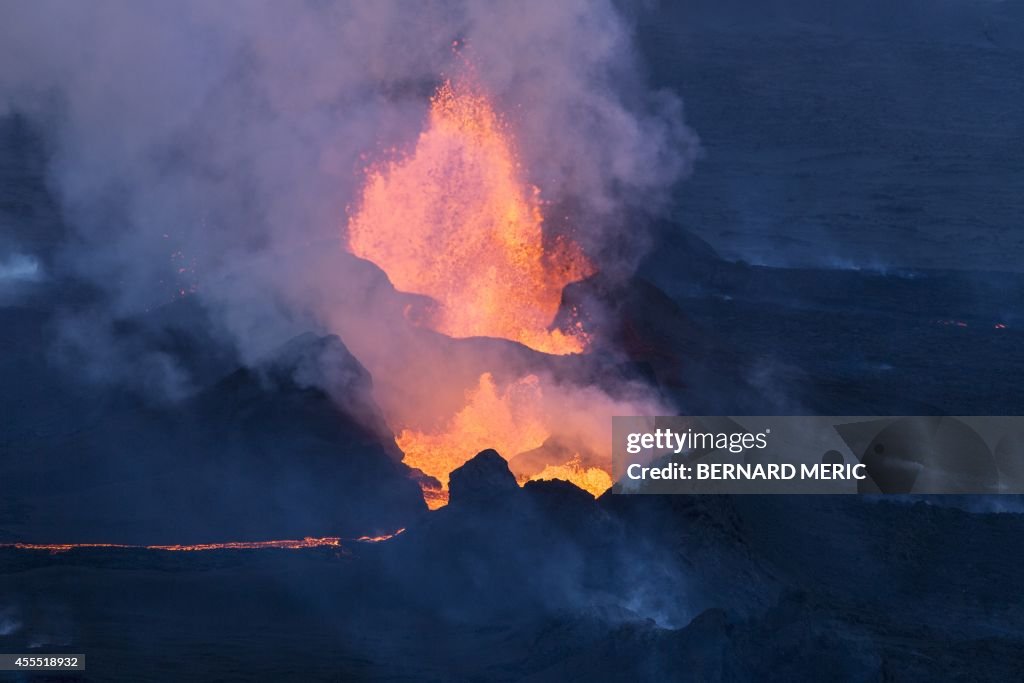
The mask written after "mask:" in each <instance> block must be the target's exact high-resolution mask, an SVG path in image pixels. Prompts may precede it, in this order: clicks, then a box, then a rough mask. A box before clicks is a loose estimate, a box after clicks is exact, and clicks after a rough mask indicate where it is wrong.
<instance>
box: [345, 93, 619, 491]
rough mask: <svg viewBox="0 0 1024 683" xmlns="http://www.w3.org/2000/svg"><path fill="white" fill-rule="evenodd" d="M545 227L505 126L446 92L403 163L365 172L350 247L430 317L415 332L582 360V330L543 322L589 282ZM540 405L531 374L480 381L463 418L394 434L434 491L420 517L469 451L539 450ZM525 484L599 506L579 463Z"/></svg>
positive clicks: (479, 100) (470, 98) (487, 103)
mask: <svg viewBox="0 0 1024 683" xmlns="http://www.w3.org/2000/svg"><path fill="white" fill-rule="evenodd" d="M543 227H544V215H543V203H542V201H541V198H540V190H539V189H538V188H537V187H535V186H533V185H530V184H529V183H528V182H526V180H525V178H524V172H523V169H522V167H521V165H520V163H519V161H518V159H517V155H516V152H515V147H514V144H513V140H512V135H511V133H510V131H509V129H508V126H507V125H506V123H505V122H504V121H503V120H502V118H501V117H500V116H499V115H498V114H497V113H496V111H495V109H494V107H493V105H492V103H491V100H490V99H489V97H488V96H487V94H486V93H485V92H484V90H483V89H482V88H481V87H479V86H478V85H477V84H476V83H475V81H474V80H473V79H470V80H468V81H463V82H456V81H452V80H448V81H445V82H444V83H443V84H442V85H441V86H440V87H439V88H438V89H437V91H436V93H435V94H434V96H433V97H432V98H431V101H430V110H429V115H428V119H427V123H426V126H425V128H424V130H423V131H422V132H421V133H420V135H419V137H418V139H417V140H416V144H415V147H414V148H413V149H412V151H411V152H410V153H408V154H407V155H404V156H400V157H398V158H395V159H393V160H391V161H389V162H387V163H384V164H381V165H378V166H376V167H371V168H368V169H366V182H365V185H364V187H363V190H362V194H361V197H360V198H359V201H358V204H357V207H356V210H355V211H354V212H352V213H351V214H350V217H349V222H348V247H349V250H350V251H351V252H352V253H353V254H355V255H356V256H359V257H361V258H364V259H367V260H369V261H372V262H374V263H375V264H377V265H378V266H379V267H380V268H381V269H382V270H384V272H385V273H387V275H388V277H389V278H390V280H391V282H392V284H393V285H394V286H395V288H396V289H398V290H400V291H403V292H407V293H414V294H420V295H424V296H427V297H429V298H430V299H431V300H432V302H433V307H432V308H431V309H430V310H428V311H427V312H426V315H425V316H423V317H422V318H421V319H418V320H417V322H418V323H420V324H424V325H425V326H427V327H430V328H432V329H434V330H435V331H437V332H440V333H442V334H445V335H447V336H449V337H453V338H464V337H496V338H503V339H509V340H513V341H517V342H519V343H521V344H523V345H525V346H528V347H530V348H532V349H534V350H536V351H539V352H542V353H547V354H555V355H567V354H573V353H581V352H583V351H584V350H585V348H586V346H587V343H588V338H587V335H586V333H585V332H584V330H583V328H582V326H581V325H580V324H579V323H576V324H575V325H574V326H572V327H570V328H568V329H552V322H553V320H554V319H555V316H556V314H557V313H558V309H559V306H560V303H561V297H562V290H563V288H564V287H565V286H566V285H567V284H569V283H571V282H575V281H578V280H580V279H582V278H584V277H587V276H588V275H590V274H592V273H593V270H594V269H593V267H592V265H591V264H590V262H589V261H588V260H587V258H586V257H585V255H584V254H583V252H582V250H581V249H580V248H579V246H578V245H577V244H576V243H575V242H573V241H571V240H570V239H568V238H567V237H565V236H560V237H556V238H549V237H547V236H546V235H545V233H544V229H543ZM543 397H544V382H543V381H542V380H541V379H540V378H539V377H538V376H536V375H532V374H530V375H526V376H523V377H520V378H519V379H518V380H515V381H512V382H510V383H508V384H506V385H505V386H499V385H498V384H497V383H496V382H495V380H494V377H493V376H492V375H491V374H490V373H484V374H483V375H481V376H480V378H479V382H478V385H477V386H476V387H473V388H471V389H470V390H469V391H467V393H466V403H465V407H464V408H463V409H461V410H460V411H458V412H457V413H456V414H455V415H453V416H450V417H449V418H448V419H447V420H446V421H440V422H443V424H442V426H440V427H438V428H436V429H435V430H434V431H421V430H418V429H413V428H408V427H407V426H404V425H401V424H397V425H396V424H393V425H392V426H393V427H398V428H399V429H398V432H397V434H398V436H397V438H396V443H397V444H398V446H399V448H400V449H401V450H402V452H403V453H404V454H405V457H404V462H405V463H406V464H408V465H409V466H411V467H414V468H417V469H419V470H420V471H422V472H424V473H425V474H427V475H430V477H433V478H434V479H436V480H437V481H438V482H440V488H437V487H436V486H433V485H429V484H424V485H423V490H424V497H425V499H426V501H427V504H428V505H429V506H430V507H431V508H437V507H440V506H441V505H444V504H445V503H446V502H447V500H448V493H447V488H448V476H449V474H450V472H451V471H452V470H454V469H455V468H457V467H459V466H460V465H462V464H463V463H464V462H465V461H466V460H467V459H468V458H470V457H472V456H473V455H475V454H476V453H477V452H478V451H481V450H483V449H485V448H495V449H497V450H498V451H499V452H500V453H503V454H505V455H506V457H511V456H514V455H516V454H518V453H522V452H526V451H531V450H534V449H537V448H539V447H541V446H542V445H543V444H544V442H545V440H546V439H547V438H548V437H549V436H550V435H551V433H552V430H553V426H552V424H551V422H552V421H553V420H556V419H557V416H555V415H552V414H550V411H545V409H544V401H543ZM549 407H550V406H549ZM392 417H393V416H389V420H392ZM392 421H398V420H392ZM529 478H562V479H569V480H570V481H573V482H574V483H577V484H578V485H581V486H582V487H583V488H586V489H587V490H589V491H591V493H594V494H595V495H596V494H598V493H600V492H602V491H604V490H605V489H606V488H607V487H608V486H610V484H611V479H610V477H609V476H608V475H607V473H606V472H605V471H604V470H602V469H600V468H593V467H583V466H581V465H580V461H579V457H578V456H577V458H576V460H575V461H573V462H571V463H568V464H566V463H553V464H552V466H551V467H548V468H545V469H544V472H543V476H541V475H537V476H530V475H525V476H520V481H521V482H522V481H524V480H525V479H529Z"/></svg>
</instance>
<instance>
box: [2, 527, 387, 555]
mask: <svg viewBox="0 0 1024 683" xmlns="http://www.w3.org/2000/svg"><path fill="white" fill-rule="evenodd" d="M404 531H405V529H398V530H397V531H394V532H393V533H390V534H383V535H381V536H360V537H359V538H354V539H351V540H353V541H356V542H359V543H381V542H382V541H387V540H390V539H392V538H394V537H395V536H398V535H399V534H401V533H402V532H404ZM344 540H346V539H343V538H340V537H338V536H322V537H313V536H306V537H305V538H296V539H285V540H281V541H226V542H224V543H196V544H193V545H128V544H123V543H6V544H0V548H16V549H18V550H45V551H48V552H51V553H66V552H68V551H70V550H79V549H135V550H167V551H171V552H198V551H206V550H262V549H264V548H283V549H286V550H301V549H303V548H322V547H335V548H337V547H341V544H342V541H344Z"/></svg>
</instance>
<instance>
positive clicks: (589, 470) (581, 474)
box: [529, 454, 612, 498]
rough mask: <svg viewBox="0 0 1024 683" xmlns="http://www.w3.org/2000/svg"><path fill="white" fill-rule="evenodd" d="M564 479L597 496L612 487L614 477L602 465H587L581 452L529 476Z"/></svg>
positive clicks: (530, 479)
mask: <svg viewBox="0 0 1024 683" xmlns="http://www.w3.org/2000/svg"><path fill="white" fill-rule="evenodd" d="M549 479H562V480H564V481H569V482H572V483H573V484H575V485H576V486H578V487H580V488H581V489H583V490H584V491H587V492H588V493H590V494H591V495H592V496H594V497H595V498H596V497H597V496H600V495H601V494H602V493H604V492H605V491H607V490H608V489H610V488H611V487H612V477H611V475H610V474H608V473H607V472H605V471H604V470H603V469H601V468H600V467H585V466H584V465H583V464H582V462H581V458H580V456H579V454H576V455H575V456H574V457H573V459H572V460H570V461H569V462H567V463H565V464H563V465H548V466H546V467H545V468H544V469H543V470H541V471H540V472H538V473H537V474H534V475H533V476H531V477H529V481H546V480H549Z"/></svg>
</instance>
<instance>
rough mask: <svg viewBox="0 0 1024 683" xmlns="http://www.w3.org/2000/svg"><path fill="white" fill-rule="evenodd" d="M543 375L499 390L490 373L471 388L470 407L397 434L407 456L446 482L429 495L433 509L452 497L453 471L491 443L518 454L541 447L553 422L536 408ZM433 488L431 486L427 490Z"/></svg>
mask: <svg viewBox="0 0 1024 683" xmlns="http://www.w3.org/2000/svg"><path fill="white" fill-rule="evenodd" d="M541 398H542V396H541V388H540V380H539V379H538V378H537V377H536V376H535V375H527V376H526V377H523V378H522V379H520V380H519V381H517V382H515V383H514V384H511V385H510V386H508V387H506V388H505V389H504V390H499V389H498V387H497V386H496V385H495V383H494V378H493V377H492V376H491V375H490V374H489V373H485V374H483V375H481V376H480V381H479V384H478V385H477V387H476V388H475V389H474V390H472V391H470V392H468V394H467V396H466V407H465V408H463V409H462V410H460V411H459V412H458V413H456V414H455V416H454V417H453V418H452V419H451V422H450V423H449V424H447V425H446V426H445V428H444V429H443V430H441V431H438V432H435V433H429V434H428V433H424V432H415V431H411V430H408V429H406V430H403V431H402V432H401V433H400V434H399V435H398V438H397V439H396V441H397V443H398V447H399V448H401V449H402V452H403V453H405V460H404V462H405V463H406V464H407V465H409V466H410V467H416V468H418V469H420V470H422V471H423V472H425V473H426V474H429V475H430V476H432V477H434V478H435V479H437V480H438V481H440V482H441V485H442V490H441V491H437V490H436V489H430V490H429V491H428V492H429V494H430V495H428V496H425V499H426V502H427V505H428V506H429V507H430V508H431V509H436V508H438V507H441V506H442V505H444V504H445V503H447V502H448V475H449V473H451V471H452V470H454V469H456V468H457V467H459V466H460V465H462V464H463V463H465V462H466V461H467V460H468V459H470V458H472V457H473V456H474V455H476V454H477V453H479V452H480V451H482V450H485V449H487V448H494V449H495V450H497V451H498V452H499V453H506V454H515V453H521V452H523V451H528V450H532V449H534V448H537V447H538V446H540V445H541V444H542V443H544V440H545V439H546V438H547V437H548V428H547V426H546V425H545V424H544V422H543V421H542V420H541V418H540V416H538V415H537V414H536V412H537V411H538V410H539V406H540V404H541ZM425 493H427V492H425Z"/></svg>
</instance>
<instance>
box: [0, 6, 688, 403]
mask: <svg viewBox="0 0 1024 683" xmlns="http://www.w3.org/2000/svg"><path fill="white" fill-rule="evenodd" d="M455 41H459V43H461V44H464V45H465V46H466V47H465V48H463V49H462V53H463V55H467V56H469V58H470V59H471V60H472V61H473V63H474V64H475V66H476V69H477V72H478V74H479V77H480V79H481V81H482V82H483V83H484V85H485V86H486V87H487V88H488V89H489V90H490V91H491V92H492V93H493V94H494V96H495V98H496V100H497V101H498V103H499V106H500V107H501V108H502V109H503V111H504V112H505V114H506V116H507V118H508V120H509V123H510V125H512V126H513V128H514V131H515V133H516V137H517V140H518V143H519V147H520V152H521V155H522V157H523V161H524V166H525V167H526V168H527V169H528V172H529V175H530V180H531V181H532V182H534V183H536V184H537V185H539V186H540V187H541V188H542V191H543V196H544V197H545V199H547V200H550V201H554V202H565V203H566V204H568V205H571V206H573V207H575V208H574V210H575V211H576V214H575V215H574V221H575V222H576V223H578V225H577V226H576V227H577V228H578V229H579V230H581V231H582V233H583V234H582V241H583V243H584V244H585V245H587V246H588V247H591V248H594V247H600V244H601V243H602V241H603V240H605V238H606V237H607V236H608V235H609V234H611V231H612V230H621V229H622V227H621V225H620V224H619V222H618V221H617V219H618V218H621V217H622V216H623V215H625V214H626V213H627V212H632V211H634V210H636V209H637V208H642V209H644V210H647V211H657V209H658V207H659V206H660V205H661V203H662V202H663V200H664V199H665V196H666V192H667V190H668V189H669V188H670V187H671V186H672V185H673V183H674V182H676V181H677V180H678V179H679V178H680V177H681V176H682V175H684V174H685V173H686V172H687V171H688V169H689V166H690V163H691V160H692V158H693V154H694V150H695V146H696V143H695V140H694V138H693V137H692V135H691V133H690V132H689V130H688V129H687V128H686V127H685V126H684V125H683V123H682V120H681V111H682V107H681V103H680V101H679V100H678V98H676V97H675V96H674V95H672V94H669V93H665V92H651V91H649V90H647V89H645V87H644V85H643V83H644V79H643V77H642V73H641V69H640V65H639V64H638V63H637V62H636V60H635V58H634V52H633V47H632V45H631V31H630V26H629V25H628V22H627V21H626V20H625V19H624V18H623V17H621V16H620V15H619V14H618V13H617V11H616V9H615V8H614V6H613V4H612V3H611V2H605V1H592V0H571V1H567V2H555V3H552V2H542V1H539V0H538V1H536V2H508V3H477V2H428V3H407V2H397V1H396V2H372V3H366V2H352V3H338V4H335V3H328V2H320V1H314V0H309V1H308V2H302V3H297V2H296V3H275V2H254V1H250V0H245V1H237V2H230V1H225V2H217V3H209V2H201V1H198V0H197V1H194V2H184V3H175V4H173V5H170V4H167V3H161V2H142V1H124V2H117V1H106V2H101V1H96V2H89V3H65V2H45V1H42V2H33V3H7V4H5V5H4V7H3V9H2V10H0V112H3V111H4V110H5V109H10V110H16V111H21V112H24V113H26V114H27V115H28V116H29V117H31V118H32V119H33V120H35V121H37V122H41V124H40V125H41V127H42V129H43V130H44V131H45V133H46V136H47V138H48V144H49V147H50V149H51V151H52V157H51V163H50V166H49V174H50V175H49V181H50V184H51V189H52V191H53V192H54V194H55V195H56V197H57V200H58V202H59V205H60V208H61V215H62V217H63V220H64V221H65V223H66V224H67V227H68V228H69V230H70V233H71V236H70V237H69V238H68V241H67V243H66V244H64V245H63V246H62V248H61V249H59V250H58V254H59V256H58V259H57V261H58V264H59V267H60V268H62V269H63V270H64V271H65V273H66V274H67V273H70V274H73V275H75V276H77V277H81V278H85V279H87V280H88V281H90V282H92V283H95V284H96V285H97V286H98V287H99V288H100V290H101V291H103V292H105V293H106V296H107V304H105V305H104V306H103V307H102V311H100V312H99V313H96V312H93V313H91V314H90V316H97V315H98V316H99V317H100V318H101V320H100V321H99V322H97V321H96V320H95V319H93V320H91V321H90V324H89V327H90V328H97V329H102V328H103V327H104V325H103V323H102V318H103V317H104V316H107V317H110V318H114V317H116V316H122V315H126V314H134V313H138V312H141V311H144V310H147V309H150V308H152V307H155V306H158V305H161V304H163V303H166V302H168V301H170V300H172V299H174V298H175V297H181V296H194V297H197V298H198V300H199V301H201V302H202V303H203V305H204V306H205V307H207V308H208V309H210V310H211V311H213V312H214V314H215V315H214V317H215V318H216V319H217V320H218V321H220V322H222V323H223V325H224V326H225V328H226V329H227V330H229V331H230V333H231V339H232V341H233V342H234V343H236V344H237V346H238V349H239V351H240V352H241V355H242V356H243V357H244V358H250V359H251V358H255V357H257V356H259V355H260V354H261V353H264V352H265V351H266V350H267V349H269V348H272V347H273V346H275V345H277V344H279V343H281V342H282V341H284V340H285V339H287V338H288V337H290V336H291V335H293V334H296V333H299V332H302V331H304V330H307V329H311V328H314V329H315V328H316V327H317V326H318V325H319V326H320V327H322V328H326V327H333V326H334V323H333V322H332V321H330V320H329V318H330V316H325V314H324V309H325V307H327V306H328V303H327V302H329V301H331V300H332V298H336V297H338V296H342V297H347V299H348V300H350V301H358V300H363V299H368V298H370V296H371V295H370V294H369V293H368V292H367V291H365V290H364V289H363V288H364V287H366V286H367V285H366V283H367V280H366V278H364V277H362V276H353V275H352V274H351V273H349V272H347V270H346V267H345V266H343V265H339V263H337V262H332V261H331V259H330V258H329V257H327V256H324V253H326V252H330V253H333V252H335V251H340V249H341V243H340V239H341V235H342V231H343V230H344V226H345V223H346V207H347V206H348V205H349V204H350V203H351V202H352V201H353V200H354V198H355V196H356V191H357V189H358V187H359V184H360V183H361V180H362V177H361V171H362V168H363V166H364V165H365V163H366V161H367V159H370V160H372V159H375V158H378V157H379V156H380V155H381V154H382V153H383V151H384V149H385V148H391V147H396V148H398V149H403V148H405V147H406V146H407V145H408V143H409V142H410V141H411V140H413V139H414V137H415V136H416V135H417V134H418V133H419V131H420V129H421V126H422V123H423V120H424V114H425V110H426V106H427V100H428V96H429V94H430V93H431V91H432V90H433V88H434V86H435V85H436V84H437V82H438V80H439V79H440V78H441V77H442V76H443V75H444V74H446V73H451V72H453V71H454V70H455V69H456V68H457V64H458V61H459V59H460V57H458V56H457V55H456V54H455V52H454V51H453V49H452V46H453V43H454V42H455ZM630 229H635V227H631V228H630ZM311 254H315V255H316V256H315V258H312V257H310V255H311ZM313 261H316V263H313ZM346 263H347V262H346ZM363 305H364V306H365V305H366V304H365V302H364V303H363ZM368 324H370V323H368ZM83 329H84V328H83V326H82V321H81V319H80V318H78V319H76V320H75V321H74V322H73V323H72V324H69V326H68V330H69V332H68V334H67V335H65V336H66V337H67V339H68V340H69V342H70V343H73V344H86V345H88V340H89V339H90V338H95V337H94V336H93V335H92V333H85V334H83V333H82V330H83ZM343 336H344V335H343ZM99 338H102V334H101V335H99ZM346 341H348V340H347V339H346ZM100 346H103V350H102V352H100V353H98V356H97V357H98V359H99V361H101V362H102V363H103V364H104V365H105V364H107V363H113V362H114V361H113V359H111V358H109V356H110V355H111V353H112V351H114V350H116V349H114V348H113V347H112V346H110V345H108V344H100ZM151 367H156V368H157V370H154V372H156V373H157V374H159V375H161V376H167V377H168V378H169V379H168V382H169V383H170V384H171V385H173V387H176V388H177V389H180V388H181V387H182V378H181V377H179V376H178V375H177V374H176V373H175V372H174V371H173V370H171V369H169V368H164V367H163V365H162V360H161V361H160V362H157V363H155V365H153V364H151ZM150 374H151V375H152V374H153V373H152V372H151V373H150Z"/></svg>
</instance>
